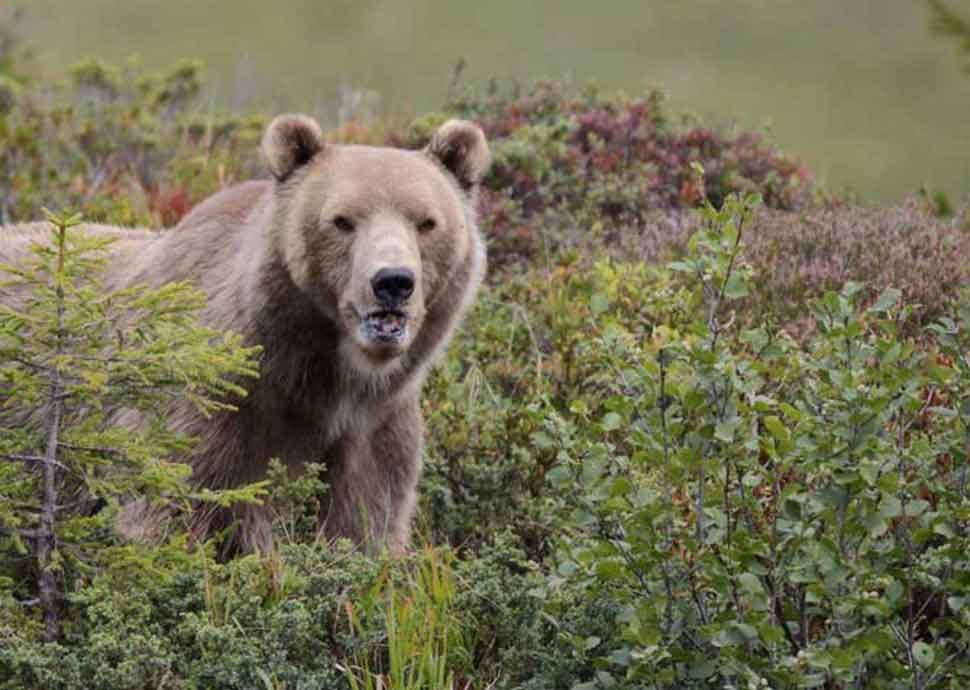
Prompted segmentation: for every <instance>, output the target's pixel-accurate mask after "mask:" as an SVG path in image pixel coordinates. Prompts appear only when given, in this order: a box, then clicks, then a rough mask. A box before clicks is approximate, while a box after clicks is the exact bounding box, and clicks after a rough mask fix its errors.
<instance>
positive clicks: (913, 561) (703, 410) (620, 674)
mask: <svg viewBox="0 0 970 690" xmlns="http://www.w3.org/2000/svg"><path fill="white" fill-rule="evenodd" d="M750 213H751V209H750V207H749V206H748V205H747V202H745V205H741V204H740V203H738V202H734V201H730V200H729V201H728V202H727V203H726V204H725V206H724V209H722V210H721V211H715V210H713V209H710V210H708V212H707V219H706V222H705V225H704V227H703V228H702V229H701V230H700V231H699V232H698V234H697V235H695V237H694V238H692V241H691V245H690V251H689V252H688V254H687V256H686V258H685V259H684V260H682V261H681V262H678V263H677V264H675V265H674V268H676V269H677V270H679V271H684V272H685V273H686V275H688V276H696V278H694V280H696V282H695V286H696V287H695V289H696V290H697V293H696V294H698V295H699V296H700V297H701V298H702V300H701V303H702V304H703V306H704V310H703V312H702V314H701V315H699V316H698V318H697V320H696V321H695V322H694V324H693V325H692V327H691V328H690V329H688V335H687V336H686V337H683V338H678V339H665V341H664V342H661V343H659V345H660V346H659V347H649V346H647V347H643V346H637V345H636V344H635V343H630V344H629V345H628V347H627V350H626V353H625V356H624V361H623V363H622V364H621V363H620V362H619V361H618V362H617V367H618V368H619V369H621V370H623V371H625V374H624V375H623V376H622V377H617V378H616V379H615V380H614V383H613V385H612V390H613V395H612V397H609V398H607V399H605V400H604V402H603V404H602V406H601V407H597V408H592V409H590V408H587V407H586V406H580V409H579V410H576V411H574V412H573V414H572V415H571V416H570V417H567V416H565V415H561V418H562V419H563V422H564V424H565V425H566V426H567V428H569V429H571V430H574V431H573V432H572V434H571V437H570V441H569V443H568V445H567V444H557V445H558V446H559V447H560V448H562V449H563V450H565V451H566V453H565V454H564V455H562V456H561V462H560V464H559V465H558V466H557V467H556V468H553V470H551V471H550V472H549V473H548V474H547V477H548V478H549V479H550V481H553V482H556V483H557V484H559V485H560V486H561V487H563V488H565V487H577V488H578V490H579V491H581V493H582V496H583V498H582V500H581V503H580V505H579V506H578V507H577V509H576V510H575V512H574V513H573V515H572V518H571V520H570V521H569V524H570V525H572V529H571V530H569V531H568V532H567V533H566V534H565V535H564V536H563V539H562V540H561V544H562V547H563V549H562V551H561V557H560V563H559V566H558V575H557V577H556V581H558V582H562V581H565V582H568V583H573V584H575V585H578V586H580V587H583V588H585V589H586V591H587V592H588V596H587V598H597V597H606V598H608V599H609V600H610V601H613V602H615V604H616V606H617V609H618V613H617V615H616V616H615V618H614V620H615V622H616V624H617V626H618V630H617V631H616V633H614V634H613V635H611V636H609V637H608V638H600V637H598V636H590V637H588V638H587V639H586V645H587V647H588V648H589V649H590V650H596V651H597V652H598V659H597V661H595V663H594V664H593V665H592V668H591V669H590V670H588V671H587V673H588V682H586V684H584V685H583V686H582V687H584V688H587V687H588V688H594V687H610V686H612V685H613V684H616V683H622V684H624V685H625V687H670V688H674V687H676V688H686V687H711V686H712V685H715V686H717V687H752V688H754V687H762V686H769V687H774V688H796V687H845V686H852V685H855V686H858V687H886V688H894V687H898V688H904V687H905V688H956V687H961V686H962V685H964V684H965V683H966V682H967V679H968V678H970V665H968V664H967V663H966V659H967V651H968V649H970V619H968V618H967V609H966V606H965V598H966V597H967V595H968V593H970V579H968V578H966V577H965V576H964V575H963V573H965V572H966V571H967V562H966V558H967V556H966V554H967V549H968V547H970V543H968V538H970V534H968V532H967V530H966V518H967V495H966V489H967V486H966V481H965V479H966V472H967V463H968V458H967V455H966V448H967V445H966V444H967V441H968V431H970V427H968V426H967V424H966V420H967V417H966V414H967V411H968V410H970V408H968V407H967V405H968V401H970V388H968V383H970V376H968V373H970V372H968V370H967V363H966V361H964V358H963V355H962V354H961V353H962V352H964V351H965V348H966V347H967V343H968V340H967V338H968V336H967V330H966V329H967V327H968V326H970V321H967V318H968V317H970V309H968V308H964V310H963V312H962V316H961V317H960V319H945V320H944V321H943V322H942V323H941V324H940V325H939V326H936V327H934V329H933V330H934V332H935V333H936V334H937V336H938V337H939V338H940V345H939V350H929V351H927V350H923V349H919V348H917V347H915V346H914V343H913V342H912V341H907V340H905V339H903V338H902V337H901V336H900V334H899V332H898V323H897V322H898V317H899V314H900V307H899V306H898V304H899V292H898V291H893V290H888V291H885V292H883V293H882V294H881V295H880V296H879V297H878V299H875V300H874V301H873V302H872V303H871V306H870V307H868V308H867V309H866V308H862V304H864V303H865V302H866V300H865V297H864V296H865V291H864V290H863V288H862V286H861V285H859V284H854V283H849V284H848V285H846V287H845V288H844V289H843V290H842V291H841V292H840V293H838V294H836V293H831V292H830V293H827V294H826V295H825V296H824V297H823V299H822V300H820V301H819V302H818V304H817V305H816V307H815V310H816V318H817V320H818V324H819V335H818V337H817V338H816V339H814V340H813V341H812V343H811V344H810V345H809V346H808V347H807V348H806V349H800V348H798V347H796V346H795V345H794V343H792V342H791V341H790V340H788V339H786V338H785V337H784V336H781V337H779V336H777V335H774V334H772V333H771V332H770V331H767V330H765V329H762V328H756V329H753V330H751V329H738V328H736V327H729V326H728V325H726V321H727V319H728V311H727V309H726V306H727V303H728V301H731V300H737V299H741V298H743V297H744V296H745V295H746V294H747V291H748V290H749V289H750V280H749V279H748V277H747V276H746V275H745V272H744V271H742V272H740V273H739V272H738V264H737V258H738V256H739V253H740V248H739V245H738V238H739V236H740V234H741V229H742V226H747V224H748V223H750ZM904 311H905V309H903V312H904ZM590 346H591V347H592V348H596V349H599V348H602V349H604V350H608V351H612V350H613V345H612V344H611V343H608V342H603V341H602V340H597V341H594V342H593V343H591V345H590ZM577 436H578V438H579V442H578V443H577V441H576V440H575V437H577ZM593 669H596V673H595V674H594V673H593Z"/></svg>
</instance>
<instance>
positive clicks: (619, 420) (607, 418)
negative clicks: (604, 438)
mask: <svg viewBox="0 0 970 690" xmlns="http://www.w3.org/2000/svg"><path fill="white" fill-rule="evenodd" d="M600 424H601V426H602V427H603V431H616V430H617V429H619V428H620V427H621V426H623V417H621V416H620V415H618V414H617V413H616V412H607V413H606V414H605V415H604V416H603V420H602V422H600Z"/></svg>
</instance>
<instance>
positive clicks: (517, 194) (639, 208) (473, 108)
mask: <svg viewBox="0 0 970 690" xmlns="http://www.w3.org/2000/svg"><path fill="white" fill-rule="evenodd" d="M446 115H447V116H458V117H465V118H469V119H472V120H475V121H476V122H478V123H479V124H480V125H481V126H482V127H483V128H484V130H485V133H486V135H487V136H488V138H489V142H490V145H491V147H492V151H493V155H494V163H493V166H492V170H491V172H490V174H489V176H488V178H487V179H486V189H485V190H484V191H483V198H482V218H483V219H484V221H485V224H486V228H487V231H488V234H489V235H490V237H491V238H492V245H491V250H492V253H491V258H492V261H493V264H495V265H504V264H508V263H516V262H525V261H528V260H529V259H530V258H532V257H534V256H535V255H537V254H539V252H540V251H541V249H542V244H541V243H540V242H539V241H538V239H539V238H538V235H539V233H538V230H539V229H540V228H542V227H543V226H544V225H548V224H549V220H548V219H549V218H550V217H552V218H553V219H554V220H553V225H554V226H555V225H556V220H555V219H559V218H564V219H573V221H574V222H578V224H579V226H580V228H581V230H582V231H583V232H587V231H589V230H590V229H591V228H593V227H595V226H600V227H602V228H604V230H605V232H608V233H618V234H627V233H637V231H638V228H639V227H641V226H642V225H643V224H644V222H645V221H646V220H647V219H648V218H649V217H650V216H651V215H652V214H653V213H654V212H656V211H669V210H671V209H684V208H696V207H697V206H699V205H700V204H701V203H702V202H703V201H704V200H705V199H709V200H711V201H713V202H714V203H715V205H717V204H719V203H720V202H721V200H723V199H724V197H725V196H726V195H727V194H729V193H731V192H747V191H759V192H761V193H762V195H763V196H764V197H765V199H766V202H767V204H768V205H769V206H771V207H773V208H779V209H787V210H791V209H796V208H802V207H805V206H807V205H808V204H810V203H811V201H812V199H813V192H814V187H813V183H812V180H811V175H810V173H809V172H808V170H807V169H806V168H805V167H804V166H802V165H800V164H799V163H798V162H797V161H795V160H793V159H792V158H790V157H788V156H785V155H784V154H782V153H780V152H778V151H776V150H775V149H773V148H772V147H770V146H768V145H766V144H765V143H764V141H763V139H762V138H761V136H759V135H757V134H753V133H741V134H737V135H724V134H721V133H718V132H716V131H714V130H712V129H709V128H706V127H702V126H699V125H697V124H694V123H691V122H689V121H687V120H685V121H684V123H683V124H678V123H676V122H674V121H673V118H671V116H670V115H669V114H668V113H667V112H666V111H665V110H664V108H663V102H662V97H661V95H660V93H659V92H657V91H652V92H649V93H647V94H646V95H644V96H643V97H640V98H629V97H626V96H624V95H614V96H604V95H602V94H600V93H599V92H598V91H596V90H595V89H588V90H587V91H586V92H585V93H583V94H582V95H580V96H574V95H571V94H569V93H567V92H566V91H565V90H564V89H563V87H562V86H560V85H558V84H555V83H543V82H540V83H538V84H535V85H534V86H532V87H531V88H530V89H529V90H528V92H527V93H525V94H522V95H519V94H517V93H514V94H511V95H508V96H505V95H501V94H499V93H498V92H497V91H493V93H491V94H490V96H489V97H487V98H473V97H467V98H464V99H460V100H456V101H454V102H452V103H450V104H448V105H447V106H446V107H445V109H444V113H443V114H439V115H431V116H427V117H425V118H422V119H420V120H418V121H417V122H415V123H414V124H413V125H412V128H411V131H410V132H409V134H408V136H407V137H403V138H402V137H392V138H391V141H392V143H400V142H403V143H406V144H408V145H410V146H419V145H423V144H424V143H425V142H426V141H427V139H428V137H430V134H431V132H432V131H433V129H434V126H435V125H436V124H438V123H439V122H440V120H441V119H443V118H444V117H445V116H446ZM696 164H701V165H702V166H703V169H704V170H705V173H704V175H703V179H698V178H697V176H696V175H695V174H694V172H693V169H692V166H693V165H696ZM567 222H568V221H567Z"/></svg>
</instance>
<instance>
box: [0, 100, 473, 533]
mask: <svg viewBox="0 0 970 690" xmlns="http://www.w3.org/2000/svg"><path fill="white" fill-rule="evenodd" d="M263 151H264V155H265V157H266V159H267V163H268V166H269V169H270V171H271V173H272V174H273V177H274V180H272V181H254V182H247V183H244V184H240V185H238V186H235V187H232V188H230V189H227V190H225V191H223V192H220V193H218V194H216V195H215V196H213V197H211V198H209V199H208V200H206V201H204V202H203V203H202V204H200V205H199V206H197V207H196V208H195V209H194V210H193V211H192V212H191V213H190V214H189V215H188V216H186V217H185V218H184V219H183V221H182V222H181V223H180V224H179V225H178V226H177V227H175V228H174V229H172V230H168V231H164V232H160V233H150V232H145V231H138V232H134V231H126V230H118V229H116V228H109V227H103V226H88V228H87V231H88V232H92V233H99V234H110V235H112V236H117V237H119V238H121V239H120V240H119V241H118V242H116V243H115V244H113V245H112V248H111V254H110V259H109V263H108V269H107V275H106V276H105V280H106V284H107V287H108V288H109V289H112V288H119V287H122V286H128V285H132V284H137V283H147V284H149V285H153V286H158V285H162V284H164V283H166V282H170V281H175V280H189V281H191V282H193V283H194V284H195V285H196V286H197V287H199V288H200V289H202V290H203V291H205V293H206V294H207V295H208V297H209V303H208V307H207V309H206V311H205V313H204V315H203V320H204V321H205V322H206V323H207V324H208V325H210V326H213V327H216V328H220V329H231V330H234V331H236V332H239V333H242V334H243V335H244V336H245V339H246V341H247V342H248V343H249V344H258V345H261V346H262V348H263V351H262V359H261V375H260V378H259V379H258V381H254V382H251V383H249V384H247V386H248V388H249V395H248V396H247V397H246V398H245V399H243V400H241V401H238V404H239V409H238V411H236V412H232V413H224V414H218V415H215V416H214V417H212V418H208V419H206V418H204V417H203V416H202V415H200V414H198V413H197V412H196V411H195V410H194V409H192V408H191V407H189V406H187V405H184V404H177V405H176V407H175V408H174V409H173V411H172V413H171V415H170V422H171V423H172V425H173V426H174V427H175V428H176V429H178V430H180V431H183V432H186V433H188V434H191V435H193V436H195V437H197V438H198V443H197V445H196V446H195V447H194V449H193V451H192V453H191V455H190V456H189V457H187V458H185V460H186V461H187V462H189V463H190V464H191V466H192V468H193V476H194V480H195V482H197V483H198V484H199V485H200V486H206V487H212V488H221V487H230V486H236V485H239V484H240V483H244V482H249V481H253V480H257V479H259V478H261V477H263V476H264V474H265V471H266V467H267V463H268V461H269V460H270V459H271V458H279V459H280V460H281V461H283V462H284V463H285V464H286V465H287V467H288V468H289V469H290V471H291V473H293V474H297V473H298V472H299V471H300V468H301V466H302V465H303V464H304V463H306V462H320V461H322V462H324V463H326V465H327V468H328V475H327V481H328V482H329V484H330V487H331V489H330V497H331V499H330V503H329V505H327V506H326V507H325V508H324V512H323V514H322V515H321V530H322V532H323V533H324V535H325V536H327V537H330V538H334V537H349V538H351V539H353V540H355V541H357V542H359V543H364V542H366V543H370V544H372V545H374V544H377V545H387V546H388V547H389V548H391V549H392V550H401V549H404V548H406V545H407V543H408V538H409V524H410V519H411V516H412V513H413V510H414V505H415V491H416V489H415V487H416V483H417V480H418V476H419V473H420V457H421V448H422V435H423V427H422V418H421V412H420V405H419V394H420V390H421V385H422V382H423V379H424V377H425V374H426V372H427V370H428V367H429V365H430V364H431V363H432V362H433V361H434V360H435V358H436V357H437V356H439V355H440V353H441V352H442V350H443V347H444V346H445V344H446V343H447V342H448V339H449V338H450V337H451V335H452V333H453V331H454V329H455V327H456V326H457V324H458V323H459V320H460V319H461V316H462V314H463V313H464V312H465V311H466V309H467V308H468V306H469V304H470V303H471V301H472V299H473V296H474V294H475V291H476V289H477V287H478V285H479V284H480V282H481V279H482V275H483V273H484V269H485V251H484V244H483V242H482V240H481V237H480V236H479V233H478V230H477V228H476V223H475V218H474V211H473V206H474V195H475V192H476V189H477V186H478V183H479V182H480V180H481V177H482V175H483V174H484V172H485V171H486V169H487V166H488V163H489V154H488V148H487V145H486V143H485V139H484V136H483V135H482V133H481V131H480V130H479V129H478V128H477V127H475V126H474V125H471V124H469V123H464V122H458V121H452V122H449V123H447V124H446V125H444V126H443V127H442V128H441V130H439V132H438V133H437V134H436V135H435V137H434V139H433V140H432V142H431V144H430V145H429V147H428V148H427V149H425V150H424V151H403V150H398V149H388V148H372V147H358V146H331V145H326V144H325V143H324V141H323V139H322V137H321V133H320V129H319V127H318V126H317V125H316V123H315V122H313V121H312V120H310V119H309V118H306V117H303V116H281V117H279V118H277V119H276V120H275V121H274V122H273V123H272V124H271V125H270V127H269V128H268V130H267V133H266V136H265V137H264V142H263ZM346 219H351V220H352V225H353V228H352V229H349V228H348V224H347V220H346ZM429 221H430V222H429ZM338 226H339V227H338ZM48 238H49V228H48V227H47V225H46V224H42V223H37V224H30V225H25V226H13V227H6V228H0V263H18V262H19V261H21V260H22V259H23V258H24V256H25V255H26V252H27V247H28V246H29V244H30V243H31V242H38V241H47V240H48ZM388 266H404V267H407V268H408V269H409V270H411V271H412V272H413V273H414V274H415V276H416V285H415V287H414V294H413V295H412V296H411V299H410V300H409V302H408V304H407V305H406V306H405V307H402V308H403V309H404V311H405V312H406V314H407V319H408V331H407V337H406V338H404V339H402V341H401V343H400V344H399V346H396V347H395V348H388V347H382V348H372V347H371V346H370V343H369V342H368V341H367V340H366V338H364V336H362V335H361V332H362V331H360V330H359V328H358V326H359V321H360V319H361V314H363V313H365V312H366V311H367V310H368V309H373V308H374V305H373V304H372V302H373V300H374V297H373V294H372V292H373V290H372V288H371V281H372V279H373V276H374V274H375V272H376V271H378V270H380V269H381V268H382V267H384V268H386V267H388ZM17 299H19V296H18V295H15V294H13V293H12V291H10V290H9V289H8V290H7V291H6V292H4V289H3V288H0V300H2V301H3V302H5V303H10V302H13V301H15V300H17ZM119 421H121V422H123V423H126V424H137V423H138V422H139V420H138V419H135V418H132V417H131V415H127V416H126V413H124V412H119ZM269 514H270V511H269V509H268V508H267V507H259V506H256V507H246V508H242V509H239V510H237V511H236V512H235V513H234V514H233V515H231V516H227V515H218V514H213V513H208V514H201V513H200V514H199V515H197V516H196V525H197V528H198V530H199V531H205V530H207V529H209V528H211V527H213V526H215V525H216V523H219V526H221V524H222V523H224V522H225V520H226V519H229V518H232V519H235V520H238V521H239V526H240V529H239V536H240V538H241V541H242V544H243V546H244V547H245V548H249V549H265V548H268V546H269V544H270V538H271V537H270V529H269ZM150 519H151V518H150V516H149V515H148V513H147V511H139V510H131V511H129V512H128V514H127V515H126V517H125V518H124V523H125V524H123V525H122V527H123V530H124V531H125V532H127V533H129V534H131V535H139V534H142V533H145V532H146V531H150V530H148V529H147V527H148V525H147V524H146V523H147V522H148V521H150Z"/></svg>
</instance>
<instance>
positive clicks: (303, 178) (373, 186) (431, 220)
mask: <svg viewBox="0 0 970 690" xmlns="http://www.w3.org/2000/svg"><path fill="white" fill-rule="evenodd" d="M263 150H264V154H265V156H266V159H267V162H268V164H269V167H270V170H271V172H272V173H273V175H274V177H275V178H276V180H277V182H276V188H275V191H274V194H275V203H274V207H275V215H274V221H273V232H274V234H275V237H274V240H275V242H276V243H277V247H278V250H279V252H280V254H281V256H282V258H283V261H284V263H285V264H286V268H287V270H288V272H289V275H290V277H291V279H292V280H293V282H294V283H295V284H296V286H297V287H298V288H299V289H300V290H301V291H302V292H303V293H304V294H306V295H307V296H309V297H310V299H311V300H312V301H313V303H314V304H315V305H316V306H317V307H318V309H319V310H320V311H321V312H322V313H323V315H324V316H326V317H327V318H328V319H329V320H330V321H332V322H333V323H334V324H336V326H337V328H338V330H339V332H340V333H341V335H342V336H343V337H342V338H341V350H342V354H343V355H344V356H345V358H346V359H347V363H348V364H349V365H350V366H352V367H354V368H355V369H358V370H362V371H366V372H368V373H370V372H373V371H375V370H376V371H380V370H387V369H391V368H393V367H394V366H395V363H396V362H398V361H399V360H400V357H401V355H402V354H404V353H405V352H407V350H408V348H409V347H410V346H411V345H412V344H413V342H414V340H415V338H416V337H417V336H418V334H419V333H420V332H421V329H422V327H423V326H424V323H425V319H426V316H427V314H428V309H429V306H430V305H431V304H432V303H433V302H434V301H435V300H437V299H439V298H442V299H445V300H448V299H455V298H457V297H460V296H448V295H445V294H442V293H443V292H446V291H447V289H448V283H449V278H450V277H451V276H452V274H453V272H454V271H455V269H456V267H458V266H460V265H462V264H463V263H464V262H465V261H466V259H467V258H468V256H469V253H470V252H474V251H479V250H478V247H477V246H476V244H477V243H478V242H480V240H479V239H478V237H477V235H476V232H477V231H476V230H475V226H474V218H473V209H472V204H473V201H474V194H475V191H476V189H477V186H478V184H479V182H480V181H481V178H482V175H483V174H484V173H485V171H486V169H487V167H488V163H489V152H488V146H487V144H486V142H485V137H484V135H483V134H482V132H481V130H480V129H479V128H478V127H477V126H475V125H473V124H471V123H467V122H461V121H450V122H448V123H446V124H445V125H443V126H442V127H441V129H439V130H438V132H437V133H436V134H435V136H434V137H433V138H432V141H431V143H430V144H429V146H428V147H427V148H426V149H425V150H423V151H405V150H401V149H393V148H377V147H367V146H336V145H326V144H324V142H323V139H322V135H321V132H320V129H319V126H318V125H317V124H316V122H314V121H313V120H311V119H309V118H306V117H304V116H296V115H285V116H281V117H278V118H277V119H276V120H274V121H273V123H272V124H271V125H270V127H269V128H268V129H267V132H266V135H265V137H264V143H263Z"/></svg>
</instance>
